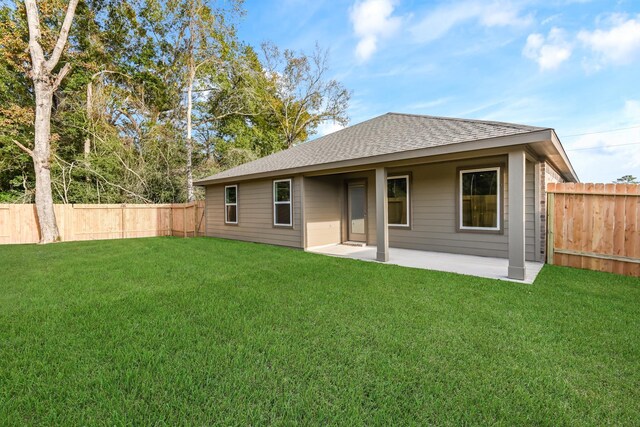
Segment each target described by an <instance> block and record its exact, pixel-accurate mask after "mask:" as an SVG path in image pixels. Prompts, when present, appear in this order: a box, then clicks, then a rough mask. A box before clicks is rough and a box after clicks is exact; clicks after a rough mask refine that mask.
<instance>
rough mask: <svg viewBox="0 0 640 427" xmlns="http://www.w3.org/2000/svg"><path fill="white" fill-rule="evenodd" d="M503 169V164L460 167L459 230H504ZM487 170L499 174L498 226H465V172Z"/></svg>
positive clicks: (478, 231) (500, 231)
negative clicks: (463, 179) (463, 181)
mask: <svg viewBox="0 0 640 427" xmlns="http://www.w3.org/2000/svg"><path fill="white" fill-rule="evenodd" d="M502 170H503V167H502V166H501V165H498V166H486V167H475V168H474V167H471V168H459V169H458V197H457V201H458V208H457V214H458V220H457V227H456V228H457V229H458V231H462V232H475V233H502V232H503V231H504V229H503V222H504V221H503V218H502V211H503V209H502V201H503V197H502V181H503V179H502ZM487 171H495V172H496V174H497V179H498V182H497V189H496V193H497V194H496V196H497V200H496V203H497V206H496V216H497V220H498V221H497V226H496V227H469V226H465V225H463V224H462V221H463V219H464V218H463V214H462V206H463V203H462V197H463V195H462V176H463V174H465V173H473V172H487Z"/></svg>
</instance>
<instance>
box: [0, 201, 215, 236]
mask: <svg viewBox="0 0 640 427" xmlns="http://www.w3.org/2000/svg"><path fill="white" fill-rule="evenodd" d="M187 207H189V208H190V209H191V208H192V209H194V210H195V211H196V212H197V211H198V209H201V210H202V212H204V202H203V201H198V202H195V204H193V203H190V204H188V206H187V205H186V204H182V203H175V204H156V205H135V204H123V205H118V204H110V205H109V204H105V205H82V204H77V205H70V204H69V205H63V204H58V205H54V210H55V214H56V219H57V223H58V229H59V232H60V239H61V240H62V241H66V242H69V241H74V240H97V239H120V238H130V237H151V236H170V235H172V234H174V233H175V234H176V235H180V236H182V235H184V236H186V235H193V236H197V235H204V230H203V228H204V223H202V225H201V226H200V229H198V230H196V227H198V225H199V224H197V223H196V222H195V221H194V224H193V225H191V224H190V223H188V222H190V221H185V220H183V218H181V217H182V215H183V213H184V212H186V209H187ZM174 210H175V212H174ZM178 212H179V213H180V214H178ZM174 217H178V218H179V219H178V220H177V221H174V219H176V218H174ZM187 227H188V228H187ZM39 240H40V233H39V229H38V222H37V216H36V210H35V206H34V205H32V204H5V205H0V244H20V243H37V242H38V241H39Z"/></svg>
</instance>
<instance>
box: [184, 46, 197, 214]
mask: <svg viewBox="0 0 640 427" xmlns="http://www.w3.org/2000/svg"><path fill="white" fill-rule="evenodd" d="M195 74H196V69H195V66H194V64H193V57H191V59H190V61H189V76H188V81H187V141H186V149H187V166H186V168H187V202H193V201H194V200H195V194H194V191H193V139H192V124H191V113H192V110H193V82H194V80H195Z"/></svg>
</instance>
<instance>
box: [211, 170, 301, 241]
mask: <svg viewBox="0 0 640 427" xmlns="http://www.w3.org/2000/svg"><path fill="white" fill-rule="evenodd" d="M283 178H288V177H283ZM292 185H293V228H281V227H274V226H273V180H271V179H266V180H256V181H246V182H245V181H243V182H240V183H238V225H227V224H225V223H224V187H225V186H224V185H209V186H207V187H206V219H207V228H206V230H207V231H206V234H207V236H210V237H222V238H225V239H235V240H245V241H250V242H259V243H269V244H273V245H281V246H291V247H296V248H301V247H302V246H303V245H302V233H301V224H300V217H301V215H300V212H301V210H300V207H301V206H300V179H299V178H298V179H296V177H293V179H292Z"/></svg>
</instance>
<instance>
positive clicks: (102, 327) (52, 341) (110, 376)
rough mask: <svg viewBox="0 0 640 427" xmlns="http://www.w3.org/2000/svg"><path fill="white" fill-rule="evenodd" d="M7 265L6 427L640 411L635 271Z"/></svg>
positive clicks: (138, 253)
mask: <svg viewBox="0 0 640 427" xmlns="http://www.w3.org/2000/svg"><path fill="white" fill-rule="evenodd" d="M0 260H2V262H3V272H2V278H1V279H0V295H2V298H0V342H1V343H2V345H0V360H2V364H1V365H0V382H1V384H2V387H0V419H1V420H3V423H4V424H8V425H24V424H32V425H53V424H55V425H93V424H108V425H121V424H128V425H156V424H163V425H176V424H180V425H182V424H188V425H274V424H275V425H298V424H301V425H349V426H351V425H518V426H519V425H542V426H546V425H634V424H637V420H638V419H640V388H639V387H638V384H639V383H640V362H639V361H640V357H639V356H640V313H639V307H640V280H639V279H637V278H632V277H624V276H617V275H612V274H606V273H599V272H591V271H584V270H576V269H570V268H562V267H553V266H547V267H545V268H544V269H543V271H542V272H541V274H540V275H539V276H538V279H537V280H536V282H535V283H534V284H533V285H521V284H516V283H511V282H504V281H498V280H490V279H482V278H477V277H471V276H462V275H456V274H450V273H440V272H434V271H427V270H419V269H412V268H402V267H397V266H391V265H382V264H377V263H369V262H362V261H356V260H349V259H341V258H330V257H325V256H322V255H315V254H310V253H305V252H302V251H299V250H293V249H286V248H279V247H273V246H266V245H259V244H253V243H243V242H234V241H225V240H219V239H211V238H198V239H182V238H152V239H130V240H111V241H99V242H97V241H96V242H73V243H61V244H56V245H47V246H39V245H14V246H6V245H5V246H0ZM34 260H39V262H42V263H43V264H46V268H33V263H34Z"/></svg>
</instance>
